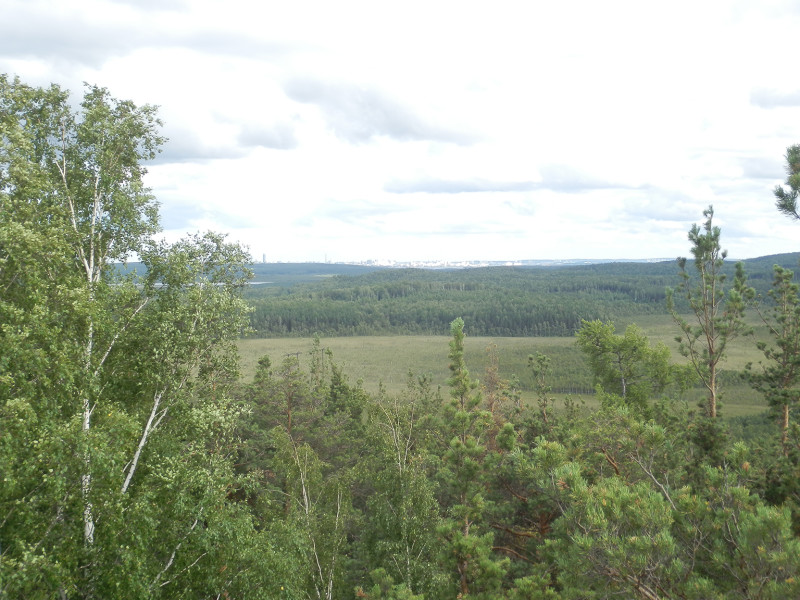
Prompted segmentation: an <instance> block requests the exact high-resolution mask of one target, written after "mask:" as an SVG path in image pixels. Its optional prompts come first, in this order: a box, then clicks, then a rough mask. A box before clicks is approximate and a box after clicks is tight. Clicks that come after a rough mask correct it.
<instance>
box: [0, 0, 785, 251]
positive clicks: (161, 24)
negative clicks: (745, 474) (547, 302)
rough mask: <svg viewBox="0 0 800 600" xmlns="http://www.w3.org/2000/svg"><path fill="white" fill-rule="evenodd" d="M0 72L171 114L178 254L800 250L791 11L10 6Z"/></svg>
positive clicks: (166, 219) (267, 3) (236, 2)
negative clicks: (792, 172) (182, 250)
mask: <svg viewBox="0 0 800 600" xmlns="http://www.w3.org/2000/svg"><path fill="white" fill-rule="evenodd" d="M0 14H2V15H3V16H2V19H0V72H2V73H8V74H10V75H17V76H19V77H20V78H21V79H22V81H24V82H25V83H27V84H30V85H40V86H46V85H49V84H50V83H57V84H59V85H60V86H62V87H63V88H65V89H69V90H71V91H73V92H74V94H75V98H76V102H77V100H78V99H79V98H80V95H81V94H82V90H83V82H88V83H90V84H93V85H98V86H103V87H106V88H108V89H109V91H110V92H111V94H112V96H114V97H116V98H120V99H129V100H133V101H134V102H136V103H137V104H153V105H157V106H159V107H160V108H159V115H160V117H161V118H162V119H163V121H164V129H163V134H164V135H165V136H166V137H167V138H169V141H168V142H167V144H166V145H165V146H164V148H163V152H162V153H161V154H160V155H159V157H158V158H157V159H156V160H155V161H153V162H152V163H151V164H150V165H149V166H148V174H147V179H146V183H147V185H148V186H149V187H150V188H151V189H152V191H153V193H154V194H155V196H156V197H157V198H158V200H159V202H160V204H161V217H162V227H163V230H164V231H163V234H162V235H163V237H164V238H165V239H167V240H169V241H174V240H177V239H179V238H181V237H182V236H184V235H186V234H187V233H193V232H197V231H206V230H213V231H220V232H225V233H227V234H228V235H229V239H230V240H232V241H238V242H241V243H242V244H244V245H246V246H248V247H249V249H250V251H251V253H252V255H253V256H254V258H255V259H256V260H262V258H266V260H267V261H269V262H275V261H319V262H322V261H329V262H348V261H367V260H379V261H398V262H401V261H435V260H439V261H464V260H508V261H513V260H525V259H578V258H590V259H614V258H625V259H649V258H674V257H677V256H685V255H689V253H690V246H689V242H688V240H687V232H688V230H689V228H690V227H691V226H692V224H693V223H702V221H703V210H704V209H705V208H706V207H708V206H709V205H713V207H714V213H715V216H714V223H715V224H716V225H718V226H720V228H721V230H722V246H723V247H724V248H725V249H727V250H728V252H729V256H730V257H732V258H751V257H757V256H764V255H769V254H776V253H782V252H795V251H798V250H800V222H796V221H794V222H793V221H790V220H789V219H787V218H786V217H784V216H782V215H780V214H779V213H778V212H777V210H776V209H775V207H774V196H773V193H772V190H773V189H774V188H775V186H776V185H779V184H782V183H783V182H784V180H785V178H786V172H785V166H784V165H785V161H784V155H785V153H786V149H787V147H788V146H790V145H792V144H797V143H800V80H799V79H798V78H797V57H798V49H797V39H798V32H800V2H798V1H797V0H794V1H771V0H747V1H737V0H730V1H719V0H703V1H702V2H700V1H698V0H690V1H685V0H673V1H671V2H652V1H647V0H634V1H620V0H605V1H603V2H597V1H596V0H562V1H558V2H555V1H552V0H548V1H539V0H525V1H523V0H517V1H503V0H493V1H492V2H472V1H468V0H460V1H458V2H449V1H437V0H426V1H424V2H420V1H416V0H404V1H403V2H389V1H382V0H370V1H363V2H355V1H349V0H337V1H335V2H332V1H330V0H324V1H321V0H318V1H303V0H291V1H286V0H281V1H275V0H260V1H250V0H224V1H222V0H0Z"/></svg>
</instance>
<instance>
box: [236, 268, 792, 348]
mask: <svg viewBox="0 0 800 600" xmlns="http://www.w3.org/2000/svg"><path fill="white" fill-rule="evenodd" d="M799 259H800V253H790V254H781V255H773V256H768V257H762V258H757V259H751V260H745V261H742V262H743V264H744V267H745V270H746V272H747V276H748V281H749V284H750V285H751V286H752V287H753V288H754V289H755V290H756V292H757V293H758V294H761V295H766V294H767V293H768V291H769V289H770V285H771V282H772V276H773V267H774V266H775V265H778V266H780V267H783V268H786V269H791V268H794V267H795V266H796V265H797V263H798V260H799ZM254 268H255V269H258V270H257V271H256V274H255V278H254V280H253V282H254V283H255V284H256V285H252V286H251V288H250V289H248V290H247V292H246V294H245V298H246V299H247V300H248V302H249V303H250V304H251V305H252V306H253V312H252V314H251V316H250V332H249V334H248V335H249V336H252V337H290V336H299V337H313V336H314V335H320V336H331V337H336V336H348V335H388V334H393V335H409V334H428V335H441V334H442V332H446V331H447V330H448V327H449V323H450V322H451V321H452V320H453V318H454V316H461V317H462V318H463V319H464V321H465V322H466V323H468V324H469V330H470V332H472V335H481V336H524V337H532V336H537V337H538V336H542V337H549V336H570V335H574V333H575V332H576V331H577V330H578V329H579V328H580V325H581V321H582V320H595V319H599V320H602V321H618V320H620V319H623V318H624V319H630V318H632V317H637V316H642V315H653V314H663V313H664V312H665V311H666V308H665V307H666V304H665V290H666V289H667V288H668V287H670V286H674V285H675V284H676V281H677V278H676V275H677V267H676V264H675V261H669V262H659V263H632V262H625V263H608V264H595V265H586V266H583V265H582V266H565V267H482V268H474V269H457V270H425V269H380V270H372V269H368V268H366V267H364V268H361V269H359V270H360V271H361V272H360V273H359V272H358V271H357V270H356V268H355V267H353V266H350V265H341V266H340V267H339V269H341V271H340V272H338V273H337V271H336V267H335V265H325V264H319V265H314V264H306V265H298V266H295V267H291V268H290V267H289V266H288V265H254ZM259 271H260V272H259ZM353 271H355V273H354V272H353ZM722 272H723V273H724V275H725V276H726V277H733V275H734V268H733V265H732V264H731V263H730V261H728V263H726V264H725V265H723V269H722ZM309 274H316V275H317V276H318V277H317V278H316V279H315V278H314V277H308V275H309ZM266 280H269V281H270V283H269V284H260V282H263V281H266ZM554 297H557V298H558V301H557V302H554V301H553V298H554ZM679 302H683V301H682V300H679ZM679 308H680V309H681V310H686V308H688V305H686V304H685V303H683V304H681V305H680V306H679Z"/></svg>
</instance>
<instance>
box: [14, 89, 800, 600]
mask: <svg viewBox="0 0 800 600" xmlns="http://www.w3.org/2000/svg"><path fill="white" fill-rule="evenodd" d="M159 131H160V123H159V121H158V118H157V114H156V111H155V109H154V108H153V107H151V106H148V105H145V106H136V105H135V104H133V103H131V102H128V101H121V100H117V99H115V98H113V97H112V96H111V95H110V93H109V92H108V91H107V90H105V89H102V88H97V87H92V86H87V88H86V90H85V93H84V96H83V99H82V102H81V103H80V105H79V106H76V105H75V104H73V103H72V102H71V101H70V97H69V94H68V92H66V91H65V90H62V89H60V88H59V87H58V86H50V87H48V88H37V87H31V86H28V85H26V84H24V83H22V82H21V81H19V80H17V79H12V78H9V77H8V76H5V75H2V76H0V290H1V291H2V293H1V294H0V348H2V353H0V434H1V435H0V482H1V483H2V485H0V598H25V599H31V598H32V599H39V598H41V599H44V598H61V599H64V598H86V599H88V598H209V599H210V598H215V599H222V598H231V599H232V598H290V599H308V598H316V599H319V600H322V599H326V600H333V599H334V598H336V599H339V598H370V599H394V600H401V599H403V600H419V599H430V600H434V599H445V598H462V599H466V598H474V599H492V598H509V599H517V600H522V599H529V600H556V599H560V598H563V599H578V598H580V599H584V598H592V599H600V598H639V599H644V600H657V599H668V598H680V599H697V600H700V599H722V598H725V599H728V598H734V599H736V598H741V599H745V598H747V599H751V598H759V599H774V600H777V599H785V598H798V597H800V539H798V534H800V427H798V421H797V407H798V400H800V385H799V381H798V380H799V379H800V298H799V297H798V285H797V284H796V283H795V280H794V274H793V273H792V272H791V270H790V269H787V268H783V267H780V266H778V267H777V268H775V269H774V270H773V271H772V273H771V274H769V275H766V274H763V273H762V274H761V275H759V276H758V277H751V278H750V279H748V278H747V277H746V276H745V272H744V271H743V270H742V269H738V268H737V269H733V268H731V267H730V266H729V265H728V263H726V261H725V255H724V253H723V252H722V251H721V239H720V236H721V232H720V230H719V228H718V227H716V226H714V224H713V217H714V214H713V208H712V207H709V208H708V209H707V210H706V211H705V212H704V214H703V218H704V221H703V222H702V224H699V225H695V226H693V227H692V229H691V230H690V231H689V234H688V243H687V250H688V251H689V252H691V254H692V256H693V258H694V260H693V261H679V262H678V264H677V265H676V264H669V265H667V264H664V265H656V266H644V265H641V266H638V265H633V266H631V265H625V266H621V265H608V266H604V267H599V266H598V267H586V268H576V269H574V270H573V269H563V270H558V271H548V272H538V271H524V270H516V269H500V270H495V269H487V270H476V271H469V272H466V271H463V272H461V271H460V272H439V273H436V274H434V275H431V274H429V273H425V272H420V271H385V270H376V271H374V272H372V273H350V274H345V275H342V276H335V277H329V278H327V279H326V280H325V281H322V282H319V283H313V284H305V283H302V284H298V285H294V284H293V285H291V286H289V285H275V286H272V287H271V288H269V286H266V285H265V286H249V285H248V282H249V279H250V276H251V272H250V270H249V268H248V263H249V262H250V261H251V259H250V257H249V256H248V255H247V253H246V252H244V251H243V249H242V248H241V247H240V246H239V245H237V244H233V243H229V242H227V241H226V240H225V238H224V237H223V236H220V235H216V234H211V233H209V234H205V235H194V236H188V237H187V238H185V239H183V240H181V241H179V242H176V243H174V244H166V243H163V242H161V241H159V240H158V237H157V234H158V231H159V229H158V212H157V204H156V199H155V198H154V197H153V195H152V194H151V192H150V190H148V189H147V188H146V187H145V186H144V185H143V176H144V174H145V168H144V166H143V164H144V163H145V162H146V161H148V160H151V159H152V158H153V157H154V156H155V155H156V153H157V151H158V149H159V147H160V146H161V144H162V143H164V140H163V139H162V138H161V137H160V133H159ZM798 155H800V147H797V148H792V149H790V152H789V153H788V154H787V164H788V169H787V170H788V171H789V173H790V177H789V179H788V180H787V185H788V186H789V187H788V191H786V190H784V189H783V188H781V187H779V188H778V189H779V190H780V192H781V193H780V194H779V193H778V191H777V190H776V197H777V198H778V201H779V202H778V207H779V209H780V210H782V211H783V212H786V214H787V215H789V216H791V217H792V218H798V213H797V208H796V205H795V202H796V198H797V195H798V190H799V189H800V176H798V173H799V172H800V161H797V160H794V161H793V160H792V157H796V156H798ZM132 255H136V256H138V257H140V258H141V264H142V266H143V267H144V268H143V269H120V268H118V267H117V266H116V264H117V263H118V262H124V260H125V259H126V258H127V257H130V256H132ZM790 259H791V260H792V261H794V260H795V257H790ZM764 262H766V263H768V264H769V265H770V268H771V263H772V262H774V261H773V260H770V259H766V260H765V261H764ZM649 268H653V269H656V270H657V271H656V272H655V273H653V272H651V274H650V275H647V276H644V275H641V273H642V272H643V271H642V270H647V269H649ZM628 269H630V270H628ZM749 269H750V270H751V271H754V272H757V273H761V271H759V269H758V268H755V267H754V266H753V265H750V266H749ZM612 273H613V276H612ZM314 275H315V273H313V272H309V273H306V274H305V275H304V277H308V278H312V279H313V277H314ZM327 275H332V273H328V274H327ZM759 279H760V281H759ZM501 282H502V285H501ZM753 283H755V284H757V286H756V287H753ZM665 287H670V288H671V291H670V292H669V293H668V294H667V295H666V304H665V298H664V288H665ZM255 288H260V289H258V290H256V289H255ZM498 289H502V293H501V295H502V296H503V297H502V298H500V299H498V298H497V297H496V295H497V290H498ZM759 290H760V292H759ZM253 294H256V295H259V297H258V298H256V297H254V296H252V295H253ZM251 299H252V300H251ZM548 299H549V301H548ZM248 300H250V301H252V302H253V303H254V304H256V305H257V306H258V307H260V308H257V310H264V311H266V308H265V307H268V306H270V303H271V302H278V303H280V302H285V303H286V306H287V307H288V306H291V305H292V303H295V305H296V307H297V309H298V312H299V313H300V314H303V312H302V310H300V308H299V307H300V306H303V307H310V308H307V309H304V310H307V311H308V314H309V315H311V314H312V311H316V312H313V314H314V315H317V316H316V317H315V316H313V315H312V316H308V317H304V318H303V320H302V323H304V325H302V327H306V326H307V325H310V324H312V323H313V319H314V318H318V319H320V321H319V322H318V323H316V324H315V325H319V326H320V327H319V329H324V327H322V326H321V325H322V323H323V322H324V323H334V324H335V323H340V324H341V325H337V327H342V331H343V332H344V331H345V330H346V329H348V328H354V327H355V328H357V327H358V323H359V321H358V320H353V321H348V319H350V318H351V317H347V318H344V317H341V316H338V315H337V314H336V312H337V311H338V310H339V309H340V307H342V306H344V305H346V304H351V305H353V306H357V307H358V311H362V310H363V311H364V313H365V315H366V314H368V313H369V311H370V310H374V311H376V312H377V313H378V314H376V315H375V317H374V318H373V319H371V320H368V323H370V325H369V330H370V331H373V330H378V331H389V330H392V329H391V328H392V327H397V328H398V329H397V330H398V331H405V330H406V329H407V328H408V327H410V325H409V323H411V322H414V323H420V325H419V326H420V327H434V326H436V327H439V328H441V322H440V320H441V319H446V320H447V324H446V331H447V332H449V336H450V337H449V344H448V345H445V344H443V347H442V350H441V352H442V355H443V356H445V357H446V360H447V363H448V365H449V378H448V380H447V384H446V386H445V387H444V388H439V387H438V386H433V385H431V382H430V379H429V378H427V377H426V376H425V375H422V374H413V373H409V375H408V381H407V385H406V386H405V387H404V388H402V389H400V390H397V391H392V392H389V391H387V390H386V389H381V390H378V391H377V392H373V393H369V392H367V391H366V390H365V389H364V388H363V386H362V385H361V383H360V382H358V381H352V380H351V379H350V377H349V376H348V374H347V373H346V372H345V370H344V369H343V368H342V367H341V365H339V364H338V363H337V361H336V357H335V356H333V354H332V353H331V351H330V350H329V349H327V348H325V347H324V346H323V345H322V344H321V343H320V342H319V341H315V342H312V344H311V345H310V347H309V348H308V349H307V350H306V351H304V352H299V353H297V354H289V353H285V354H284V355H282V356H278V357H273V358H272V359H271V358H270V357H268V356H263V357H261V358H260V360H259V362H258V366H257V368H256V369H255V371H254V375H253V377H252V378H248V379H247V380H246V381H242V380H241V378H240V376H239V369H238V356H237V352H236V348H237V346H236V344H237V342H238V341H239V337H240V335H241V332H242V331H244V330H246V328H247V324H248V318H249V312H250V306H249V305H248ZM361 300H364V302H361ZM473 301H474V302H475V303H476V304H480V303H485V305H486V308H485V309H484V308H481V310H477V309H474V310H473V312H468V309H469V308H470V305H471V303H472V302H473ZM436 302H439V303H440V304H441V305H442V306H441V308H437V309H434V308H433V306H434V305H435V303H436ZM415 303H416V304H417V310H418V312H419V313H421V314H422V315H423V316H422V317H419V318H417V317H414V309H413V307H414V305H415ZM459 303H460V304H459ZM517 303H518V304H519V306H516V304H517ZM562 304H563V305H564V308H553V306H554V305H555V306H558V305H562ZM506 305H514V306H513V308H510V309H509V310H508V311H506V312H502V311H503V309H504V307H505V306H506ZM278 306H280V304H278ZM385 306H393V307H394V308H392V309H385ZM548 306H549V307H550V308H549V310H550V312H547V313H546V315H547V317H546V319H545V320H543V321H530V320H529V318H528V320H526V317H525V315H524V312H525V310H526V308H525V307H529V308H530V307H533V308H535V309H536V310H542V311H545V310H548ZM316 307H319V310H317V308H316ZM334 307H335V308H334ZM377 307H381V308H380V309H378V308H377ZM634 307H640V308H639V310H644V311H651V310H656V307H661V308H660V310H668V311H669V312H670V314H671V315H672V317H673V319H674V325H675V335H676V337H677V338H678V339H679V341H678V344H679V345H678V351H679V353H680V355H681V357H682V360H681V361H677V360H675V359H676V358H677V357H674V356H673V355H672V353H671V352H670V350H669V349H668V348H666V347H665V346H664V345H663V344H657V343H656V344H654V343H651V341H650V340H648V338H647V336H646V335H645V334H644V333H643V332H642V330H641V329H639V328H638V327H636V326H635V325H633V324H631V325H629V326H627V327H625V328H624V329H622V328H620V330H617V329H616V328H615V327H614V325H613V324H612V323H611V322H609V321H608V320H607V319H610V318H613V317H614V316H615V315H617V314H618V313H617V312H615V311H618V310H627V309H630V310H634ZM458 308H461V309H462V310H463V311H464V313H463V315H462V316H463V318H461V317H459V318H453V317H452V316H450V315H448V314H447V313H448V312H450V311H451V310H454V309H458ZM492 310H498V311H501V312H500V313H499V315H498V317H497V318H496V319H495V320H493V321H492V320H491V318H490V316H489V313H491V311H492ZM746 310H750V311H756V313H757V314H758V315H760V318H761V319H762V321H763V324H764V330H765V331H766V332H767V334H766V335H765V336H764V337H762V338H760V339H759V340H753V343H754V344H757V350H758V352H760V353H761V359H760V363H757V364H754V365H752V366H751V368H749V369H746V370H745V371H744V373H743V376H744V377H745V378H746V379H747V381H748V382H749V383H750V385H752V387H753V389H754V390H758V391H759V393H761V394H762V395H763V397H764V399H765V402H766V404H767V406H768V411H767V413H765V416H764V418H757V419H753V423H754V424H756V425H757V426H758V428H759V429H758V431H759V435H757V436H753V435H749V434H748V432H747V429H748V427H747V426H746V423H744V422H742V423H740V424H739V426H737V428H736V429H734V428H731V427H729V425H728V423H727V422H726V421H725V420H724V419H723V415H724V412H725V403H724V401H725V397H724V385H722V382H721V379H723V377H722V373H723V372H724V368H725V364H726V363H725V361H726V357H727V355H728V352H729V351H730V347H731V346H730V343H731V342H733V341H734V340H736V339H746V338H747V336H748V334H749V331H748V329H749V325H748V322H747V321H746V319H745V311H746ZM392 311H395V312H392ZM457 312H458V311H457ZM262 314H265V315H269V314H271V313H269V312H268V311H267V312H263V313H262ZM286 314H287V315H293V314H294V312H290V313H286ZM329 314H330V315H331V316H328V315H329ZM451 314H452V313H451ZM393 315H395V316H393ZM687 315H688V317H687ZM270 318H271V317H270ZM352 318H353V319H356V316H355V315H354V316H353V317H352ZM358 318H361V317H358ZM470 318H474V319H475V324H474V326H473V325H470V328H472V329H471V330H473V331H481V330H482V329H481V328H488V327H498V328H500V329H502V330H504V331H505V330H508V331H513V332H514V333H513V335H522V334H523V330H525V331H528V332H529V333H533V332H535V330H536V329H535V328H536V327H537V326H539V325H540V324H543V323H549V324H550V326H551V327H553V328H556V329H559V330H563V331H568V332H569V334H570V335H571V334H572V333H573V332H577V335H576V336H575V343H576V344H577V346H578V347H579V349H580V351H581V352H582V353H583V354H584V355H585V357H586V365H587V366H586V368H587V370H588V372H589V373H590V374H591V378H592V381H593V382H594V383H595V385H596V392H597V397H598V402H597V404H596V407H595V408H591V409H589V408H587V407H586V406H584V405H581V404H579V403H576V402H574V401H573V400H572V399H570V398H569V397H567V398H566V400H564V401H559V402H556V401H555V400H554V399H553V397H552V386H551V383H550V375H551V373H552V367H553V360H557V358H558V357H549V356H546V355H544V354H542V353H536V354H533V355H531V357H530V359H529V361H528V364H527V365H526V366H525V368H526V369H527V370H528V371H529V373H530V375H531V378H532V387H533V388H534V391H535V398H534V400H533V401H529V402H523V401H521V397H520V395H519V393H518V387H517V385H516V383H515V382H514V381H513V380H510V379H507V378H504V377H502V376H500V372H499V369H498V363H497V359H496V356H494V355H493V354H491V353H489V354H488V356H487V359H486V364H485V367H484V369H483V372H482V373H481V376H480V383H479V382H478V379H479V378H478V377H476V376H475V375H474V374H473V373H471V372H470V370H469V369H468V368H467V365H466V362H465V356H464V347H465V328H466V327H467V324H468V323H470V322H469V319H470ZM393 319H394V320H393ZM404 319H405V320H404ZM481 319H482V320H481ZM299 322H300V321H299ZM436 323H439V324H438V325H436ZM331 326H332V325H331ZM270 327H272V325H270ZM293 327H294V326H293ZM298 327H299V326H298ZM525 328H527V329H525ZM351 332H352V331H351ZM267 333H269V334H276V333H279V332H278V331H272V330H270V329H267V330H265V331H264V334H267ZM292 333H295V330H292ZM437 333H441V331H437ZM545 333H546V332H545V331H543V330H542V331H540V332H539V335H543V334H545ZM692 388H693V389H700V390H702V394H701V398H700V399H699V401H698V402H695V401H692V402H688V401H687V399H686V394H687V391H688V390H689V389H692Z"/></svg>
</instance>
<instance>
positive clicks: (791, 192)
mask: <svg viewBox="0 0 800 600" xmlns="http://www.w3.org/2000/svg"><path fill="white" fill-rule="evenodd" d="M785 158H786V185H787V186H788V188H789V189H788V190H787V189H785V188H783V187H782V186H780V185H777V186H775V190H774V192H773V193H774V195H775V206H776V207H777V208H778V211H779V212H781V213H783V214H784V215H786V216H787V217H790V218H792V219H800V213H798V208H797V196H798V194H800V144H795V145H793V146H789V148H787V149H786V157H785Z"/></svg>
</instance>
